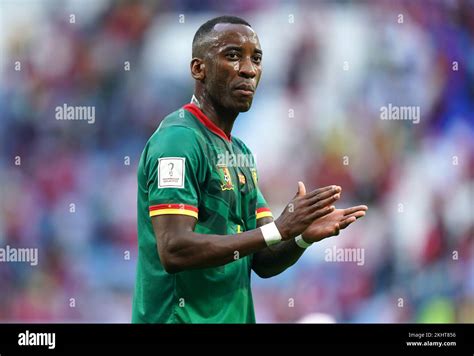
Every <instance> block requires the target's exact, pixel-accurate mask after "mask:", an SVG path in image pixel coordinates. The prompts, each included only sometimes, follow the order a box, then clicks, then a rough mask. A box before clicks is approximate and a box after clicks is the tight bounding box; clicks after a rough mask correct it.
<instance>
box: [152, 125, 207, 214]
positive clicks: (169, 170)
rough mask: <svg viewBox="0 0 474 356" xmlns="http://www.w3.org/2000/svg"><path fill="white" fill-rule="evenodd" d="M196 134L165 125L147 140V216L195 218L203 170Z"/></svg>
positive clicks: (184, 128) (181, 128)
mask: <svg viewBox="0 0 474 356" xmlns="http://www.w3.org/2000/svg"><path fill="white" fill-rule="evenodd" d="M201 157H202V155H201V154H200V146H199V142H198V138H197V136H196V133H195V132H194V131H193V130H191V129H189V128H187V127H181V126H173V127H167V128H165V129H164V130H162V131H160V132H158V134H157V135H156V136H155V137H153V138H152V140H151V141H150V143H149V148H148V151H147V157H146V175H147V188H148V207H149V215H150V217H154V216H161V215H185V216H189V217H192V218H194V219H197V218H198V213H199V210H198V206H199V201H200V194H201V189H200V186H201V184H202V181H203V179H204V176H205V170H204V168H205V167H203V162H201V161H202V159H201Z"/></svg>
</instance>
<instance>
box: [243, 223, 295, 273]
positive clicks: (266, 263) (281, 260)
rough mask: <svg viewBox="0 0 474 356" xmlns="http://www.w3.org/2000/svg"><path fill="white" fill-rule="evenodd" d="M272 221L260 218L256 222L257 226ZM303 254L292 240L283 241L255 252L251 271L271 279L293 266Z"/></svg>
mask: <svg viewBox="0 0 474 356" xmlns="http://www.w3.org/2000/svg"><path fill="white" fill-rule="evenodd" d="M272 221H273V219H272V218H262V219H259V220H258V223H257V226H258V227H260V226H263V225H265V224H269V223H271V222H272ZM303 252H304V249H303V248H301V247H299V246H298V245H297V244H296V242H295V240H294V239H290V240H287V241H283V242H280V243H279V244H278V245H275V246H271V247H267V248H265V249H263V250H261V251H258V252H256V253H255V254H254V256H253V262H252V269H253V270H254V271H255V273H257V274H258V275H259V276H260V277H262V278H269V277H273V276H276V275H277V274H280V273H281V272H283V271H284V270H286V269H287V268H288V267H290V266H292V265H293V264H295V263H296V261H298V259H299V258H300V257H301V255H302V254H303Z"/></svg>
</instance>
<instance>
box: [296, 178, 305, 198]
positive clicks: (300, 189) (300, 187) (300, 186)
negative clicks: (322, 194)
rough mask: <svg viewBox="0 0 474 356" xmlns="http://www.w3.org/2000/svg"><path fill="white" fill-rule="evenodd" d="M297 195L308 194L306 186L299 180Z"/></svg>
mask: <svg viewBox="0 0 474 356" xmlns="http://www.w3.org/2000/svg"><path fill="white" fill-rule="evenodd" d="M296 195H297V196H300V197H301V196H304V195H306V187H305V186H304V183H303V182H301V181H300V182H298V192H297V193H296Z"/></svg>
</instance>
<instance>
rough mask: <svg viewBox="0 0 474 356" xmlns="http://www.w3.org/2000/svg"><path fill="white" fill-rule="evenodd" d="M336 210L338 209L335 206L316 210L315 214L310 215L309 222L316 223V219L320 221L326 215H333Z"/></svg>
mask: <svg viewBox="0 0 474 356" xmlns="http://www.w3.org/2000/svg"><path fill="white" fill-rule="evenodd" d="M334 209H336V207H335V206H334V205H332V206H328V207H326V208H323V209H318V210H316V211H315V212H313V213H312V214H310V215H309V216H308V220H310V221H314V220H316V219H319V218H320V217H323V216H324V215H327V214H329V213H332V212H333V211H334Z"/></svg>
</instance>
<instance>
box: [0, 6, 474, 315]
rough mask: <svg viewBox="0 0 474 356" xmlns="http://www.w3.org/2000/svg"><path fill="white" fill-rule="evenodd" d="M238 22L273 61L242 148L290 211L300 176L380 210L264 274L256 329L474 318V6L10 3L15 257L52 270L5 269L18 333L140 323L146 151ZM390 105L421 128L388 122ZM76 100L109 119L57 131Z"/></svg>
mask: <svg viewBox="0 0 474 356" xmlns="http://www.w3.org/2000/svg"><path fill="white" fill-rule="evenodd" d="M224 14H231V15H237V16H241V17H243V18H244V19H246V20H247V21H249V22H250V23H251V25H252V27H253V28H254V29H255V31H256V32H257V33H258V35H259V37H260V42H261V45H262V48H263V50H264V56H263V67H264V70H263V77H262V80H261V84H260V87H259V89H258V91H257V95H256V98H255V100H254V104H253V107H252V109H251V110H250V111H249V112H248V113H245V114H242V115H240V116H239V118H238V120H237V122H236V125H235V126H234V128H235V131H234V132H233V134H234V135H236V136H238V137H240V138H242V139H243V140H244V142H246V143H247V144H248V146H249V147H250V148H251V149H252V150H253V152H254V154H255V155H256V157H257V164H258V167H259V175H260V184H261V189H262V191H263V192H264V195H265V196H266V198H267V200H268V202H269V203H270V206H271V208H272V210H273V213H274V215H275V216H278V215H279V214H280V212H281V211H282V209H283V206H284V205H285V204H286V203H287V202H288V201H289V200H290V199H291V198H292V197H293V195H294V193H295V192H296V189H297V181H298V180H303V181H304V182H305V184H306V187H307V189H314V188H316V187H320V186H324V185H328V184H338V185H341V186H342V188H343V193H342V201H341V202H340V203H339V205H338V206H339V207H347V206H350V205H354V204H361V203H364V204H367V205H368V206H369V212H368V215H367V216H366V217H365V218H364V219H362V220H360V221H358V222H357V223H356V224H354V225H353V226H351V227H350V228H348V229H347V230H345V231H343V232H342V233H341V234H340V235H339V236H338V237H333V238H331V239H327V240H324V241H323V242H321V243H318V244H316V245H315V246H313V247H312V248H311V249H309V250H308V251H307V252H306V253H305V254H304V256H303V257H302V259H301V260H300V261H299V262H298V263H297V264H296V265H295V266H293V267H292V268H290V269H289V270H287V271H286V272H284V273H283V274H282V275H280V276H277V277H274V278H272V279H266V280H262V279H260V278H259V277H257V276H256V275H253V277H252V284H253V294H254V300H255V306H256V314H257V321H258V322H357V323H367V322H375V323H392V322H474V238H473V227H474V223H473V185H474V184H473V183H474V173H473V172H474V123H473V122H474V41H473V39H474V2H473V1H469V0H467V1H455V0H452V1H447V0H446V1H440V0H438V1H435V0H427V1H408V0H407V1H359V2H350V1H322V2H316V1H298V2H297V1H283V0H281V1H271V0H234V1H216V0H207V1H202V0H200V1H197V0H196V1H185V0H179V1H108V0H81V1H79V0H76V1H70V0H69V1H59V0H58V1H53V0H49V1H47V0H44V1H39V0H38V1H33V0H30V1H25V0H16V1H9V0H1V1H0V66H1V67H0V72H1V79H0V194H1V195H0V247H5V246H6V245H9V246H13V247H31V248H38V251H39V263H38V265H37V266H31V265H29V264H26V263H7V262H1V263H0V281H1V282H0V322H40V321H42V322H125V323H126V322H129V321H130V315H131V298H132V291H133V286H134V278H135V264H136V257H137V236H136V170H137V164H138V160H139V157H140V153H141V150H142V149H143V147H144V145H145V143H146V141H147V139H148V138H149V136H150V135H151V134H152V133H153V131H154V130H155V129H156V127H157V126H158V124H159V123H160V120H161V119H162V118H163V117H164V116H165V115H166V114H167V113H169V112H171V111H174V110H176V109H177V108H179V107H180V106H181V105H183V104H185V103H187V102H189V100H190V98H191V95H192V91H193V81H192V79H191V76H190V73H189V62H190V59H191V41H192V37H193V35H194V32H195V31H196V30H197V28H198V27H199V26H200V25H201V24H202V23H203V22H205V21H206V20H208V19H210V18H212V17H214V16H218V15H224ZM390 103H391V104H393V105H407V106H417V107H419V108H420V113H421V116H420V122H419V123H417V124H416V123H414V122H413V121H407V120H405V121H401V120H398V121H397V120H391V121H390V120H381V108H382V107H383V106H387V105H388V104H390ZM64 104H67V105H80V106H82V105H87V106H92V107H94V108H95V115H96V116H95V122H94V123H88V122H87V121H62V120H57V119H56V117H55V108H56V107H57V106H63V105H64ZM333 248H338V249H340V248H358V249H361V250H360V251H364V263H363V264H362V265H358V264H356V263H354V262H351V261H345V262H338V263H334V262H329V261H327V260H326V259H325V256H326V252H327V251H328V249H331V250H332V249H333Z"/></svg>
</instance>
